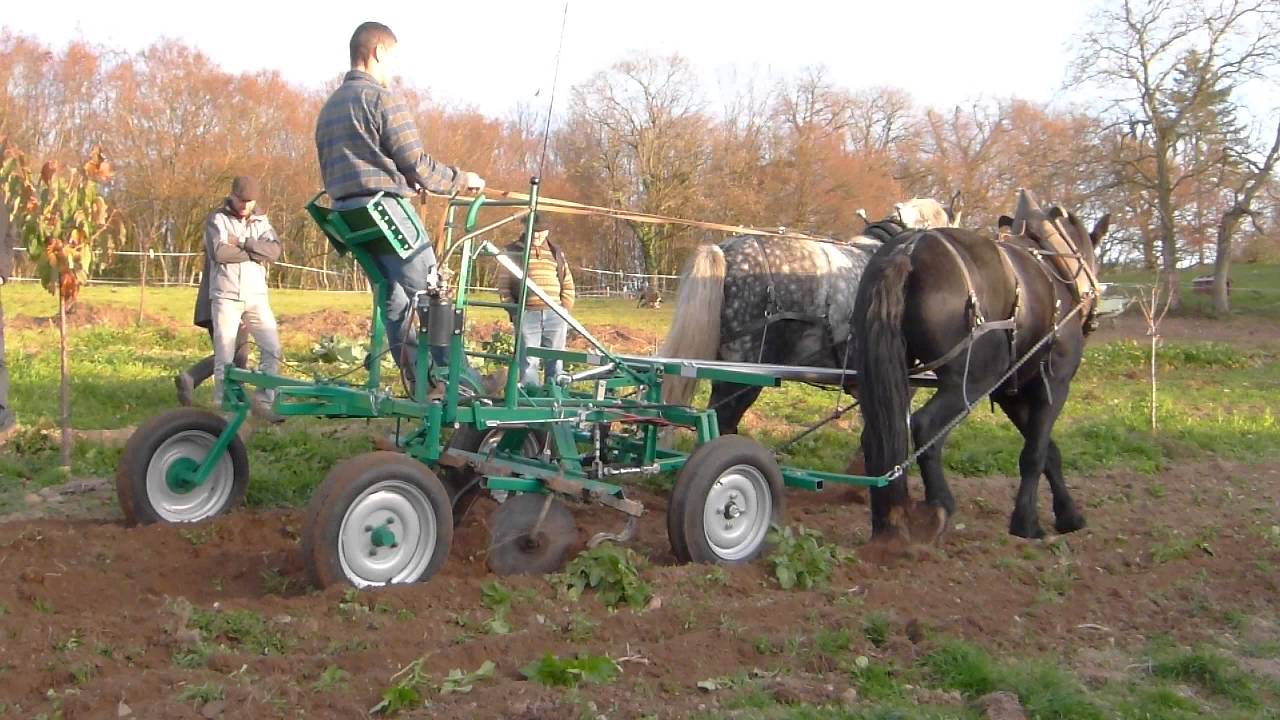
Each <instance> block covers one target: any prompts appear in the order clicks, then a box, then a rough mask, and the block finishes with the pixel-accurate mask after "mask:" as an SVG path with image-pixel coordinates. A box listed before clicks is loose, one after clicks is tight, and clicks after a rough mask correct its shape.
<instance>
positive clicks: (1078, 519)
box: [1053, 512, 1085, 535]
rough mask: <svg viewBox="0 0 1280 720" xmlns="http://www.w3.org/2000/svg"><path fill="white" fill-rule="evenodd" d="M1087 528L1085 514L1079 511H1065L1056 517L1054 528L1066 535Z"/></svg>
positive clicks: (1060, 533)
mask: <svg viewBox="0 0 1280 720" xmlns="http://www.w3.org/2000/svg"><path fill="white" fill-rule="evenodd" d="M1084 528H1085V522H1084V515H1081V514H1080V513H1078V512H1071V513H1065V514H1063V515H1059V516H1057V517H1055V518H1054V521H1053V529H1054V530H1056V531H1057V532H1058V534H1059V535H1066V534H1067V533H1073V532H1075V531H1077V530H1083V529H1084Z"/></svg>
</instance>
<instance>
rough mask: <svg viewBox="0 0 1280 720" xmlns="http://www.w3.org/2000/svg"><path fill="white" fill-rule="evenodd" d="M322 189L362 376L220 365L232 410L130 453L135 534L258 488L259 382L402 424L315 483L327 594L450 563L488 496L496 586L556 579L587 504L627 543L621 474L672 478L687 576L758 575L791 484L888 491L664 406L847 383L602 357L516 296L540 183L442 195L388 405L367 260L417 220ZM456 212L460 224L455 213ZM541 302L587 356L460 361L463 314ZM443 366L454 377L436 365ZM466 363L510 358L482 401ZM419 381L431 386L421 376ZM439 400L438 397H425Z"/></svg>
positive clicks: (155, 429)
mask: <svg viewBox="0 0 1280 720" xmlns="http://www.w3.org/2000/svg"><path fill="white" fill-rule="evenodd" d="M323 201H324V196H323V194H321V195H319V196H317V197H316V198H315V199H314V200H312V202H311V203H310V204H309V205H308V206H307V211H308V212H309V213H310V215H311V216H312V218H313V219H314V220H315V221H316V223H317V224H318V225H319V227H320V228H321V230H322V231H323V232H324V233H325V235H326V236H327V237H328V239H329V240H330V242H331V243H332V245H333V247H334V248H335V250H336V251H337V252H339V253H340V254H350V255H351V256H352V257H353V258H354V259H355V261H356V262H357V263H358V264H359V265H360V267H361V268H362V269H363V270H364V272H365V273H366V274H367V275H368V278H369V282H370V284H371V287H372V288H373V303H372V305H373V309H372V328H371V333H370V335H371V337H370V343H371V344H370V347H371V350H370V352H371V354H372V355H373V357H372V362H370V363H367V370H368V378H367V380H366V381H365V382H363V383H361V384H349V383H346V382H343V381H342V380H340V379H327V380H326V379H321V380H315V381H301V380H298V379H295V378H289V377H281V376H276V375H267V374H264V373H260V372H254V371H249V370H241V369H237V368H234V367H229V368H228V369H227V371H226V381H225V382H224V389H223V396H222V397H221V398H220V399H219V400H220V402H221V407H222V410H223V411H224V413H223V414H218V413H214V412H210V411H205V410H199V409H188V408H183V409H176V410H172V411H169V412H166V413H164V414H161V415H159V416H157V417H155V418H153V419H151V420H150V421H149V422H147V423H145V424H144V425H142V426H141V427H139V428H138V430H137V431H136V432H135V433H134V435H133V436H132V437H131V438H130V440H129V442H128V445H127V446H126V449H125V452H124V455H123V458H122V460H121V463H120V468H119V472H118V478H117V487H118V493H119V498H120V504H121V506H122V508H123V509H124V513H125V515H126V517H127V518H128V519H129V520H130V521H131V522H134V523H144V524H145V523H154V522H198V521H202V520H205V519H208V518H210V517H213V516H214V515H217V514H219V513H222V512H224V511H227V510H228V509H230V508H232V507H234V506H236V505H237V504H239V503H240V502H241V501H242V499H243V498H244V494H245V489H246V487H247V484H248V482H249V475H250V470H249V460H248V453H247V451H246V449H245V446H244V444H243V442H242V441H241V439H240V437H239V435H238V430H239V429H240V427H241V425H242V424H243V423H244V422H245V420H246V418H247V416H248V414H249V412H250V399H251V398H250V388H259V389H268V390H273V391H274V392H275V399H274V402H273V409H274V410H275V412H277V413H278V414H280V415H282V416H285V417H290V416H295V417H296V416H309V417H325V418H392V419H396V420H397V421H398V422H399V424H400V426H401V427H404V426H406V425H407V426H408V427H409V430H408V431H407V432H406V433H404V434H403V435H402V440H401V448H400V451H398V452H370V453H365V454H362V455H358V456H356V457H352V458H350V459H348V460H346V461H344V462H342V463H340V464H338V465H337V466H336V467H334V468H333V469H332V470H331V471H330V472H329V473H328V475H327V476H326V477H325V478H324V480H323V481H322V482H321V483H320V484H319V486H318V487H317V488H316V490H315V492H314V494H313V496H312V499H311V501H310V505H309V508H308V511H307V515H306V525H305V528H304V529H303V538H302V546H303V553H304V562H305V564H306V566H307V567H308V569H309V571H310V573H311V575H312V577H313V579H314V580H315V581H316V582H317V584H320V585H329V584H333V583H350V584H354V585H356V586H361V587H365V586H376V585H384V584H388V583H406V582H415V581H418V580H425V579H427V578H429V577H431V576H432V575H433V574H434V573H436V572H437V571H438V570H439V569H440V567H441V566H442V565H443V563H444V561H445V558H446V557H447V556H448V553H449V547H450V543H451V540H452V537H453V530H454V524H455V514H458V513H461V512H462V511H464V510H465V509H466V508H467V507H469V506H470V505H471V502H472V500H474V498H475V497H476V496H477V495H479V494H481V493H488V494H490V495H491V496H493V497H494V498H495V499H496V500H498V501H499V502H498V504H497V506H496V509H495V510H494V511H493V517H492V518H491V519H490V522H489V527H490V528H491V537H490V547H489V549H488V553H487V557H488V562H489V566H490V567H491V569H492V570H493V571H494V572H496V573H499V574H511V573H524V572H550V571H554V570H556V569H558V568H559V567H560V566H561V565H562V564H563V563H564V561H565V560H566V557H567V555H568V553H569V552H570V551H571V550H572V549H573V548H574V546H575V544H576V538H577V531H576V528H575V525H574V520H573V516H572V515H571V514H570V512H569V511H568V509H567V507H566V506H567V505H568V504H575V503H576V504H582V503H588V504H596V505H602V506H604V507H606V508H609V509H611V510H614V511H616V512H617V513H619V515H620V520H621V521H622V522H621V529H620V530H619V531H618V532H616V533H607V534H600V535H597V536H595V537H594V538H592V540H591V543H593V544H594V543H597V542H600V541H603V540H614V541H619V542H625V541H626V540H628V539H629V538H630V537H632V535H633V534H634V532H635V529H636V521H637V518H639V517H640V515H641V514H642V513H643V512H644V510H645V508H644V507H643V506H642V504H641V503H639V502H638V501H636V500H634V499H632V498H630V497H628V495H627V485H626V483H625V481H626V480H627V479H629V478H635V477H642V476H645V475H654V474H658V473H668V472H673V473H675V474H676V477H675V483H674V487H673V490H672V495H671V499H670V503H669V508H668V511H667V530H668V535H669V538H670V543H671V548H672V550H673V551H674V553H675V555H676V557H677V558H679V559H680V560H682V561H688V562H708V563H721V564H733V563H744V562H749V561H751V560H752V559H754V558H756V557H757V556H759V555H760V553H761V552H762V551H763V550H764V548H765V546H766V536H767V534H768V531H769V529H770V527H771V526H772V525H775V524H781V523H782V521H783V503H784V495H783V488H784V487H793V488H802V489H806V490H819V489H821V488H822V487H823V485H824V484H825V483H828V482H834V483H848V484H861V485H882V484H885V483H886V482H887V481H886V479H885V478H872V477H861V476H855V475H841V474H834V473H826V472H818V471H814V470H806V469H801V468H795V467H781V466H779V464H778V463H777V461H776V460H775V457H774V453H773V452H772V451H770V450H768V449H766V448H764V447H763V446H761V445H760V444H758V443H756V442H755V441H753V440H750V439H748V438H746V437H742V436H737V435H726V436H720V435H719V434H718V432H717V426H716V418H715V411H714V410H712V409H707V410H699V409H694V408H691V407H687V406H681V405H670V404H663V402H662V384H663V380H664V378H666V377H667V376H669V375H675V376H680V377H686V378H699V379H707V380H722V381H730V382H734V383H739V384H742V385H751V386H760V387H773V386H777V385H779V384H780V383H781V382H783V381H784V380H798V381H804V382H810V383H822V384H829V385H844V384H847V383H848V382H849V381H850V380H851V379H852V378H851V375H850V374H849V373H847V372H843V371H840V370H833V369H830V368H817V367H793V366H782V365H757V364H742V363H724V362H703V361H689V360H682V359H678V358H658V357H640V356H633V355H624V354H618V353H614V352H611V351H610V350H609V349H608V348H606V347H604V346H603V345H602V344H601V343H600V342H599V341H598V340H597V339H596V338H595V337H593V336H592V334H591V332H590V331H589V330H588V329H587V328H585V327H583V326H582V325H581V324H579V323H578V322H577V321H576V320H575V319H574V318H573V317H572V315H571V314H570V313H569V312H567V311H565V310H564V309H563V308H562V307H560V306H559V304H558V303H557V302H556V301H555V299H553V298H550V297H547V296H546V295H545V294H544V293H543V291H542V290H541V289H540V288H538V287H537V286H536V285H535V284H534V283H531V282H524V281H523V279H524V277H525V270H526V269H527V267H528V260H529V258H528V250H527V248H528V247H529V245H530V243H529V242H528V240H529V239H530V237H531V235H532V231H533V220H532V217H533V216H532V213H533V211H535V210H536V209H537V207H538V182H537V179H534V180H533V181H532V183H531V187H530V192H529V194H528V196H527V199H519V200H517V199H497V200H490V199H486V198H485V197H483V196H481V197H477V198H474V199H452V200H450V203H449V206H448V210H447V218H446V226H445V227H446V231H445V237H444V240H445V242H444V243H443V244H442V245H441V249H442V250H443V251H444V252H443V254H442V255H441V256H440V258H439V262H440V268H441V269H442V270H441V272H442V275H441V277H440V278H439V282H438V283H436V285H435V289H434V290H432V291H430V292H428V293H424V294H421V295H420V296H419V297H415V298H412V305H413V311H414V312H415V313H416V315H417V318H418V323H417V329H416V330H414V332H417V333H418V339H419V342H418V345H417V351H416V356H415V357H414V358H412V360H413V362H414V363H415V368H416V373H415V376H416V378H417V379H418V380H417V382H416V383H409V385H411V386H412V390H411V393H410V395H409V396H408V397H405V396H402V395H400V394H398V393H395V392H393V391H392V390H391V389H390V388H389V386H390V385H391V383H388V382H386V381H385V379H384V378H383V377H382V373H381V363H380V362H378V349H379V348H381V347H382V346H383V343H384V341H385V340H386V338H385V335H386V329H385V325H384V322H383V321H384V318H383V307H384V299H385V296H386V294H387V292H388V285H387V283H386V280H385V278H384V277H383V275H382V273H381V272H380V271H379V269H378V265H377V264H376V263H375V262H374V257H375V255H377V254H380V253H386V252H396V253H400V254H401V255H402V256H405V255H407V254H408V253H412V252H414V250H415V248H418V247H419V246H420V245H421V244H423V243H426V242H427V236H426V233H425V231H424V230H423V227H422V224H421V222H420V221H419V219H418V216H417V214H416V212H415V211H414V208H413V207H412V206H411V205H410V204H409V203H408V202H407V201H406V200H404V199H402V198H397V197H391V196H381V195H380V196H377V197H375V198H372V199H371V200H370V201H369V203H368V204H367V205H364V206H361V207H356V208H352V209H344V210H334V209H331V208H330V207H328V206H326V205H325V204H322V202H323ZM491 208H504V209H505V212H506V213H509V214H507V215H505V217H503V218H502V219H499V220H497V221H495V222H493V223H490V224H488V225H486V226H484V227H481V228H478V229H477V224H478V223H477V218H478V214H479V213H480V211H481V210H482V209H491ZM459 215H461V217H458V216H459ZM521 224H522V225H523V232H524V234H525V239H526V243H525V247H526V251H525V254H524V257H523V258H518V257H514V256H510V255H508V254H506V253H504V252H502V251H500V250H499V249H498V248H497V247H496V246H495V245H494V244H493V243H492V242H490V241H488V240H486V239H485V236H486V235H488V234H490V233H492V232H493V231H494V230H496V229H497V228H500V227H503V226H508V225H510V226H511V227H519V226H520V225H521ZM479 262H497V263H499V264H501V265H502V266H503V267H504V268H505V270H506V271H507V272H509V273H511V274H512V275H514V276H515V277H517V278H520V279H521V280H522V282H521V287H522V290H521V296H520V297H519V298H518V301H517V302H512V303H501V302H493V301H488V300H482V299H480V298H478V297H472V293H471V292H470V291H469V289H468V288H469V286H470V285H471V284H472V279H473V269H474V268H475V267H476V264H477V263H479ZM531 294H532V295H536V296H537V297H538V298H539V299H540V300H541V301H542V303H544V304H545V305H547V306H549V307H550V308H552V310H554V311H555V312H556V313H557V314H559V315H560V316H561V317H562V318H563V319H564V320H565V322H566V323H568V325H569V327H570V328H572V329H573V330H574V331H576V332H577V333H578V334H579V335H580V336H582V337H583V338H584V339H585V340H586V342H587V344H588V345H589V347H590V349H589V350H588V351H586V352H576V351H571V350H551V349H545V348H537V347H526V346H525V344H524V342H523V340H522V337H521V334H520V333H518V332H515V333H513V335H514V339H515V347H514V351H513V352H512V353H511V354H509V355H507V354H503V353H496V352H479V351H476V350H474V349H468V346H467V344H466V342H465V331H466V326H467V313H468V311H469V310H470V309H472V308H476V307H489V308H499V309H502V310H505V311H507V312H509V313H510V314H511V315H512V316H513V317H514V322H515V324H516V327H519V323H520V319H521V317H522V315H523V313H524V311H525V306H526V302H527V299H528V298H529V297H530V295H531ZM433 347H434V348H435V349H436V354H437V357H439V356H441V355H443V357H446V358H447V364H443V363H436V362H433V360H432V353H431V349H432V348H433ZM526 356H532V357H537V358H541V360H542V361H543V362H544V363H552V362H557V361H558V362H559V363H561V366H562V368H563V369H562V371H561V372H559V374H558V375H557V376H555V377H554V378H553V379H551V380H549V381H544V382H543V383H542V384H541V385H526V384H521V382H520V375H521V373H520V367H521V363H522V360H523V358H525V357H526ZM472 360H482V361H487V362H490V363H501V364H503V365H505V367H506V371H507V372H506V380H505V385H504V386H503V387H501V388H489V389H486V388H485V385H484V383H483V382H482V381H481V378H480V376H479V374H478V373H477V372H476V371H475V370H474V369H473V368H472V365H471V361H472ZM427 378H429V379H430V380H429V381H425V379H427ZM432 386H434V387H436V388H441V389H442V390H443V392H440V391H439V390H437V392H431V391H430V390H431V387H432ZM668 428H677V429H685V430H689V431H692V433H693V438H694V449H693V451H692V452H691V453H689V454H685V453H681V452H677V451H674V450H669V449H664V448H663V447H660V443H659V433H660V432H661V431H663V430H664V429H668Z"/></svg>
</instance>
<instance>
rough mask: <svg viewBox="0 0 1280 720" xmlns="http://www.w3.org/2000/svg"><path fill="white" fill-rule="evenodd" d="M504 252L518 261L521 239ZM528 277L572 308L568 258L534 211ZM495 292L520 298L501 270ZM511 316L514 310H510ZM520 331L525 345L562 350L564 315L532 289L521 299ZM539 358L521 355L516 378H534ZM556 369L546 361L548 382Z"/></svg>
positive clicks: (529, 380) (528, 380) (516, 283)
mask: <svg viewBox="0 0 1280 720" xmlns="http://www.w3.org/2000/svg"><path fill="white" fill-rule="evenodd" d="M507 254H508V255H509V256H510V257H511V259H512V260H513V261H515V263H516V265H519V264H520V263H521V262H522V261H523V260H524V241H523V239H521V240H517V241H516V242H514V243H512V244H511V245H510V246H508V247H507ZM529 279H530V280H532V281H533V282H534V283H535V284H536V285H537V286H538V287H539V288H541V289H542V291H543V292H545V293H546V294H547V296H548V297H552V298H555V299H556V300H557V302H559V303H560V305H561V306H563V307H564V309H565V310H572V309H573V302H574V300H575V292H574V287H573V273H572V272H570V271H569V262H568V261H567V260H565V256H564V253H563V252H562V251H561V250H560V248H559V247H558V246H557V245H556V244H555V243H553V242H551V227H550V226H549V225H548V224H547V222H546V221H545V220H544V219H543V218H542V216H541V215H540V214H539V215H535V216H534V220H533V246H532V247H531V248H530V249H529ZM498 296H499V297H500V298H501V299H502V301H503V302H508V303H510V302H520V280H519V279H517V278H516V277H515V276H514V275H511V274H510V273H508V272H506V271H503V272H502V275H501V277H500V278H499V280H498ZM512 320H513V321H514V320H515V314H514V312H513V313H512ZM519 331H520V334H521V335H523V336H524V344H525V347H526V348H531V347H545V348H551V349H553V350H563V349H564V344H565V339H566V336H567V335H568V331H569V328H568V326H567V325H566V324H565V322H564V319H562V318H561V317H560V316H559V315H557V314H556V313H555V311H554V310H552V309H551V308H550V307H548V306H547V304H546V303H544V302H542V300H541V299H539V298H538V297H537V296H535V295H534V294H533V293H528V294H527V296H526V299H525V309H524V319H523V321H522V322H521V323H520V328H519ZM539 364H540V363H539V359H538V358H535V357H529V356H528V355H526V356H525V361H524V364H523V365H521V366H520V382H522V383H524V384H526V385H532V384H536V383H537V382H538V365H539ZM559 372H560V363H559V362H553V363H549V364H548V365H547V371H546V380H547V382H551V381H552V380H554V379H555V376H556V374H557V373H559Z"/></svg>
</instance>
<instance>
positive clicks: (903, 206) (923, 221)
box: [893, 198, 958, 230]
mask: <svg viewBox="0 0 1280 720" xmlns="http://www.w3.org/2000/svg"><path fill="white" fill-rule="evenodd" d="M893 214H894V216H895V217H896V218H897V220H898V222H900V223H902V225H903V227H905V228H907V229H908V230H928V229H929V228H939V227H955V222H956V220H958V217H953V216H952V215H951V213H949V212H947V208H945V207H943V205H942V203H940V202H938V201H937V200H934V199H933V198H911V199H910V200H907V201H906V202H900V203H898V204H896V205H894V206H893Z"/></svg>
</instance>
